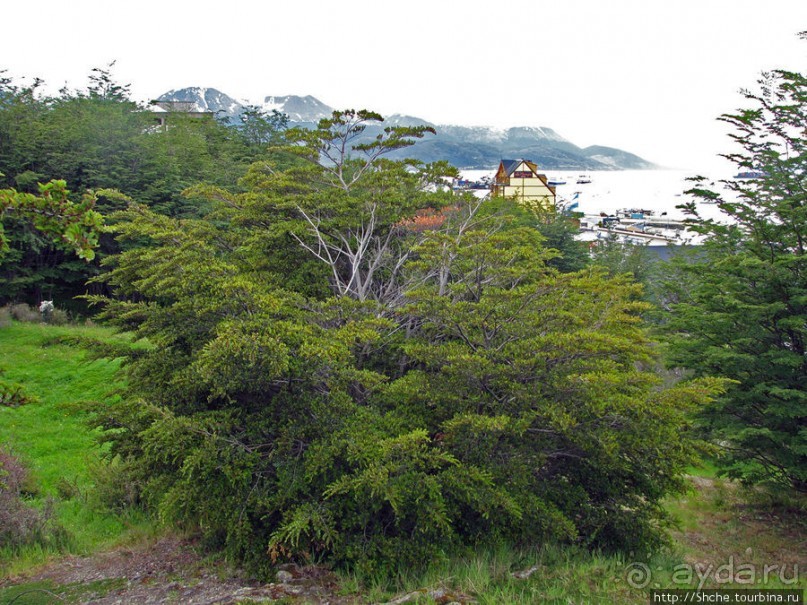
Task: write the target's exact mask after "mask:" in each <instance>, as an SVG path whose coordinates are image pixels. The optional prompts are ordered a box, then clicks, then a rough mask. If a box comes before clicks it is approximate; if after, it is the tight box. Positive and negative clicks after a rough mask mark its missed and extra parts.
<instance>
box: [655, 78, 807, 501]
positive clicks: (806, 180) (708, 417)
mask: <svg viewBox="0 0 807 605" xmlns="http://www.w3.org/2000/svg"><path fill="white" fill-rule="evenodd" d="M745 98H746V100H747V101H748V102H749V104H750V105H751V106H750V107H749V108H747V109H743V110H740V111H738V112H736V113H732V114H726V115H724V116H723V117H722V119H723V120H724V121H725V122H727V123H729V124H730V125H731V126H732V127H733V128H734V134H733V135H732V139H733V140H734V141H735V143H736V145H737V147H738V149H737V150H736V151H733V152H731V153H729V154H727V155H726V156H725V157H727V158H728V159H730V160H732V161H733V162H734V163H735V164H736V165H737V166H738V167H739V168H740V169H741V170H745V171H756V172H757V173H760V174H761V178H758V179H752V180H743V179H733V180H729V181H726V182H724V185H725V190H724V191H713V190H711V189H709V188H708V187H704V186H702V185H703V184H702V181H701V180H698V182H697V183H696V187H695V188H694V189H693V193H695V194H696V195H698V196H700V197H701V198H705V199H707V200H709V201H713V202H715V203H716V204H717V205H718V207H719V208H720V209H721V210H722V212H723V213H724V215H725V217H727V218H728V221H723V222H719V221H714V220H700V219H698V218H697V213H696V207H695V206H694V204H690V205H689V206H688V210H689V211H690V212H691V213H693V214H695V215H696V218H695V220H693V227H694V228H695V229H697V230H699V231H701V232H702V233H705V234H707V235H708V240H707V243H706V244H705V246H703V248H702V250H700V251H699V252H698V254H697V255H696V256H695V258H694V259H692V260H691V262H690V263H689V264H686V263H682V264H681V265H680V266H679V270H680V271H681V275H682V277H683V281H682V283H683V286H682V287H679V288H677V289H676V290H675V291H674V292H673V296H672V298H671V299H670V300H671V301H672V303H673V304H671V305H670V321H669V329H670V331H671V333H672V334H673V335H674V336H673V344H674V348H673V353H674V357H673V360H674V361H675V362H678V363H680V364H682V365H684V366H687V367H690V368H693V369H695V370H696V372H697V373H698V374H702V375H713V376H723V377H726V378H730V379H731V380H733V381H735V382H734V386H733V387H732V388H731V389H730V390H729V391H728V392H727V393H726V395H725V396H723V397H721V398H719V399H718V400H716V401H715V402H714V403H713V404H712V405H710V406H708V407H707V408H706V409H705V410H704V413H703V414H702V421H703V425H704V427H705V428H706V429H707V430H708V431H709V434H710V435H711V436H712V438H713V439H714V440H715V441H716V442H717V443H718V444H720V446H721V447H722V449H723V454H724V455H723V458H722V463H723V467H724V470H725V472H727V473H728V474H729V476H732V477H737V478H741V479H743V480H745V481H747V482H752V483H755V482H773V483H774V484H778V485H780V486H782V485H784V486H787V487H793V488H796V489H798V490H800V491H805V490H807V348H805V347H807V256H805V246H806V245H807V143H806V142H805V129H804V128H805V124H806V123H807V79H806V78H805V77H804V76H803V75H801V74H798V73H793V72H787V71H774V72H771V73H769V74H765V76H764V78H763V79H762V80H761V81H760V88H759V92H746V93H745Z"/></svg>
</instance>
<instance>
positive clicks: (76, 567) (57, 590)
mask: <svg viewBox="0 0 807 605" xmlns="http://www.w3.org/2000/svg"><path fill="white" fill-rule="evenodd" d="M14 585H16V586H19V588H20V591H25V590H26V588H27V589H28V590H29V591H30V592H29V593H27V594H25V595H20V596H19V597H16V596H15V597H8V598H9V599H10V598H16V599H17V600H16V601H15V605H23V604H24V603H32V602H37V603H47V602H53V603H60V602H67V603H93V604H98V605H113V604H121V605H123V604H126V605H130V604H133V603H137V604H144V605H145V604H150V603H177V604H182V605H185V604H187V605H202V604H213V603H216V604H221V605H224V604H228V603H238V602H242V601H248V602H258V603H260V602H272V601H275V600H279V599H285V601H284V602H290V603H294V602H299V603H321V604H325V603H328V604H332V605H342V604H348V603H357V602H358V601H357V600H356V599H355V598H350V597H343V596H339V595H338V590H339V586H338V584H337V582H336V578H335V576H333V574H331V573H329V572H327V571H325V570H323V569H320V568H316V567H306V568H299V567H295V566H288V567H284V568H283V569H282V570H281V571H280V572H278V581H276V582H274V583H270V584H260V583H257V582H255V581H252V580H249V579H248V578H246V576H244V575H243V574H240V573H238V572H237V571H233V570H231V569H227V568H226V567H225V566H224V565H222V564H211V563H210V562H205V561H203V558H202V555H201V554H200V552H199V550H198V549H197V546H196V545H195V544H194V543H193V542H192V541H189V540H183V539H180V538H177V537H165V538H162V539H160V540H158V541H156V542H152V543H149V544H142V545H138V546H135V547H123V548H118V549H116V550H113V551H110V552H105V553H99V554H95V555H93V556H89V557H75V556H71V557H66V558H64V559H60V560H59V561H57V562H54V563H52V564H50V565H48V566H46V567H45V568H43V569H41V570H39V571H38V572H36V573H33V574H31V575H26V576H25V577H15V578H8V579H6V580H3V581H0V588H2V587H9V586H14ZM48 593H51V594H50V595H49V594H48ZM17 594H19V592H18V593H17ZM49 597H50V599H52V600H51V601H49V599H48V598H49ZM0 604H2V605H5V603H4V602H3V601H2V600H0Z"/></svg>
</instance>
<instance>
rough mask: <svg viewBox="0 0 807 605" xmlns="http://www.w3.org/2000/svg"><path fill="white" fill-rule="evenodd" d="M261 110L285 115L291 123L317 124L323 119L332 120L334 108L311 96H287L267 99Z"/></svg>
mask: <svg viewBox="0 0 807 605" xmlns="http://www.w3.org/2000/svg"><path fill="white" fill-rule="evenodd" d="M261 109H263V110H264V111H265V112H267V113H270V112H271V111H273V110H276V111H279V112H280V113H285V114H286V115H287V116H289V121H290V122H310V123H313V124H316V123H317V122H319V121H320V120H321V119H322V118H330V117H331V114H332V113H333V107H328V106H327V105H325V103H323V102H322V101H320V100H319V99H315V98H314V97H312V96H311V95H307V96H305V97H298V96H295V95H286V96H285V97H266V98H264V100H263V104H262V105H261Z"/></svg>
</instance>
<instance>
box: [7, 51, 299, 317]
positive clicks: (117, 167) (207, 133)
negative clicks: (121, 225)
mask: <svg viewBox="0 0 807 605" xmlns="http://www.w3.org/2000/svg"><path fill="white" fill-rule="evenodd" d="M41 84H42V82H40V81H38V80H36V81H34V82H33V83H32V84H30V85H21V84H17V83H16V82H15V81H13V80H12V79H10V78H7V77H3V73H2V72H0V190H4V191H7V192H8V191H14V192H15V195H16V193H19V195H20V196H25V195H28V194H32V195H37V194H39V183H47V182H49V181H52V180H58V181H63V182H65V183H66V185H65V186H62V190H65V189H69V190H70V191H72V192H74V193H73V194H71V195H70V196H69V198H68V199H69V200H70V201H72V202H74V203H76V204H78V205H82V204H84V205H86V201H87V200H88V199H89V198H88V197H86V195H87V194H88V193H90V194H93V193H97V195H95V200H96V202H95V206H94V208H93V211H94V212H98V213H100V214H101V215H102V216H108V215H109V214H110V213H111V212H114V211H115V210H119V209H121V208H123V207H125V203H124V202H122V199H123V198H122V197H121V196H118V195H115V194H113V193H111V190H113V189H114V190H117V191H120V192H123V193H124V194H126V195H128V196H131V197H133V198H135V199H137V200H138V201H139V202H140V203H142V204H145V205H147V206H149V207H150V208H152V209H154V210H155V211H156V212H159V213H161V214H167V215H171V216H198V215H199V214H200V208H202V204H201V201H200V200H199V199H194V198H191V197H187V196H183V195H182V192H183V191H184V190H185V189H186V188H188V187H190V186H191V185H197V184H199V183H209V184H214V185H219V186H226V187H230V188H235V187H237V181H238V179H239V178H240V177H241V176H242V175H243V174H244V172H245V171H246V169H247V167H248V166H249V165H250V164H251V163H252V162H254V161H255V160H257V159H259V158H261V157H265V156H266V154H267V146H268V145H269V144H271V143H275V142H277V140H278V139H279V138H280V137H281V133H282V130H283V129H284V128H285V124H286V121H285V117H284V116H279V115H277V114H273V115H266V114H263V113H261V112H260V111H258V110H255V109H253V110H250V111H249V112H247V113H246V114H245V115H244V116H243V119H242V120H241V121H240V123H239V124H233V125H229V126H228V125H226V124H224V123H222V122H220V121H218V120H217V119H214V118H213V117H209V118H207V119H199V118H191V117H188V116H186V115H183V114H182V113H181V112H173V113H171V114H170V115H168V118H167V122H166V125H165V126H164V127H158V126H157V124H156V121H155V118H154V116H153V115H152V113H151V112H150V111H149V110H148V109H147V108H146V107H142V106H139V105H138V104H136V103H134V102H133V101H131V100H130V98H129V87H128V86H125V85H121V84H118V83H117V82H116V81H115V80H114V78H113V76H112V73H111V66H109V67H108V68H106V69H94V70H93V71H92V73H91V75H90V78H89V84H88V86H87V88H86V90H76V91H71V90H68V89H63V90H61V91H60V93H59V94H58V95H56V96H47V95H44V94H41V93H40V88H41ZM54 193H56V192H55V191H54ZM9 195H10V194H9ZM0 210H2V208H0ZM3 222H4V225H5V236H6V239H4V240H3V242H4V243H5V245H7V246H8V250H7V253H6V255H5V256H4V258H3V261H2V266H0V304H5V303H10V302H28V303H35V304H38V303H39V301H40V300H41V299H42V298H48V299H51V298H55V299H57V300H59V301H60V304H62V305H64V304H67V303H68V301H69V300H70V299H71V298H72V297H73V296H75V295H76V294H81V293H83V292H85V291H86V289H85V287H84V284H85V282H86V281H87V279H88V278H89V277H91V276H94V275H96V274H97V273H98V270H99V269H98V265H97V263H86V262H84V261H82V260H80V259H76V258H75V256H74V255H73V254H72V252H68V251H66V250H65V249H63V248H64V246H59V245H54V244H53V238H52V237H50V235H51V234H49V233H47V232H43V231H42V230H41V229H37V228H36V226H35V225H34V224H33V223H32V222H31V220H28V219H27V218H21V217H19V216H17V217H15V216H13V215H12V214H11V213H6V216H5V217H4V218H3ZM69 235H70V234H69V233H68V236H69ZM57 239H58V238H57ZM99 244H100V248H99V249H98V256H99V257H100V258H103V257H104V256H105V255H107V254H110V253H113V252H116V251H117V247H116V245H115V243H114V242H113V241H112V240H111V239H109V238H105V237H101V238H100V241H99ZM89 249H90V248H89V247H86V246H81V247H80V248H79V250H80V251H82V252H84V253H86V251H87V250H89Z"/></svg>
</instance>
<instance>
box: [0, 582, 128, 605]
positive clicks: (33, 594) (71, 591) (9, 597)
mask: <svg viewBox="0 0 807 605" xmlns="http://www.w3.org/2000/svg"><path fill="white" fill-rule="evenodd" d="M125 585H126V580H125V579H123V578H114V579H111V580H99V581H96V582H78V583H75V584H65V585H61V586H57V585H55V584H54V583H53V582H51V581H45V582H32V583H28V584H22V585H19V586H11V587H8V588H0V603H3V604H5V603H12V602H13V603H14V605H53V603H86V602H88V601H91V600H92V599H95V598H98V597H99V596H103V595H105V594H108V593H109V592H110V591H112V590H116V589H120V588H123V587H124V586H125Z"/></svg>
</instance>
